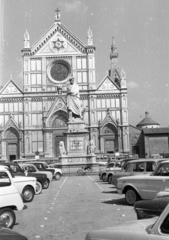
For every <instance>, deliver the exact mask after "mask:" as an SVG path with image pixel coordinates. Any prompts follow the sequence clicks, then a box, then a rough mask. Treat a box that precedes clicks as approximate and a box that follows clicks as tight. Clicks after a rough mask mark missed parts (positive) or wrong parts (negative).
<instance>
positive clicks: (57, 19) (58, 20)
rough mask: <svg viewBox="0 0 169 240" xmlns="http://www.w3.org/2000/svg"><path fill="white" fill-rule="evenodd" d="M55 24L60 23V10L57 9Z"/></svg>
mask: <svg viewBox="0 0 169 240" xmlns="http://www.w3.org/2000/svg"><path fill="white" fill-rule="evenodd" d="M55 12H56V13H55V23H58V22H60V10H59V9H58V8H57V9H56V10H55Z"/></svg>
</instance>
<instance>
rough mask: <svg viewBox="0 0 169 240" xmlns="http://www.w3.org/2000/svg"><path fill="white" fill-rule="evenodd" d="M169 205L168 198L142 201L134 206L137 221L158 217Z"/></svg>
mask: <svg viewBox="0 0 169 240" xmlns="http://www.w3.org/2000/svg"><path fill="white" fill-rule="evenodd" d="M168 203H169V196H165V197H159V198H154V199H151V200H142V201H138V202H136V203H135V204H134V210H135V212H136V215H137V219H144V218H150V217H155V216H160V215H161V213H162V212H163V210H164V209H165V207H166V206H167V205H168Z"/></svg>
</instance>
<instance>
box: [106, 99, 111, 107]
mask: <svg viewBox="0 0 169 240" xmlns="http://www.w3.org/2000/svg"><path fill="white" fill-rule="evenodd" d="M106 107H107V108H110V99H106Z"/></svg>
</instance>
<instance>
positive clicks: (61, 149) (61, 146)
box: [59, 141, 66, 156]
mask: <svg viewBox="0 0 169 240" xmlns="http://www.w3.org/2000/svg"><path fill="white" fill-rule="evenodd" d="M59 154H60V156H62V155H66V150H65V144H64V142H63V141H60V142H59Z"/></svg>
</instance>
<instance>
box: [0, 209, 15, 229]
mask: <svg viewBox="0 0 169 240" xmlns="http://www.w3.org/2000/svg"><path fill="white" fill-rule="evenodd" d="M0 219H3V220H4V221H5V222H6V227H7V228H10V229H12V228H13V226H14V225H15V222H16V216H15V213H14V211H13V210H12V209H11V208H3V209H0Z"/></svg>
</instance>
